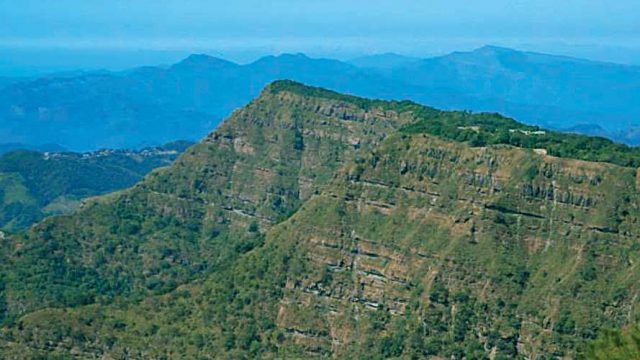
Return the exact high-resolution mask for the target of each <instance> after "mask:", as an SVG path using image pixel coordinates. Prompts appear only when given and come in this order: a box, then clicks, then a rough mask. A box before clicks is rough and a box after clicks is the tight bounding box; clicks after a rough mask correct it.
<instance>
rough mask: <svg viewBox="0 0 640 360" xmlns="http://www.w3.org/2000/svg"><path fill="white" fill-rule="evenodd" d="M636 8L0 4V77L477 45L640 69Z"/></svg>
mask: <svg viewBox="0 0 640 360" xmlns="http://www.w3.org/2000/svg"><path fill="white" fill-rule="evenodd" d="M639 8H640V7H639V6H638V0H608V1H603V0H562V1H559V0H535V1H524V0H511V1H507V0H464V1H463V0H422V1H410V0H393V1H380V0H368V1H364V0H351V1H349V0H322V1H312V0H232V1H229V0H226V1H218V0H214V1H203V0H128V1H120V0H108V1H107V0H19V1H16V0H0V75H2V73H3V71H4V72H5V73H6V72H7V71H9V72H10V70H11V69H13V70H14V71H18V72H19V70H20V69H22V70H23V71H26V72H28V71H29V67H31V68H32V69H31V70H33V71H36V70H37V69H38V68H43V67H46V65H47V64H49V65H50V66H53V67H55V66H58V67H59V68H61V69H63V68H65V66H66V67H67V68H68V69H73V68H78V67H89V68H95V67H102V68H117V67H127V66H131V65H133V64H134V63H136V62H146V63H149V64H155V63H164V62H167V63H169V62H173V61H175V60H177V59H179V58H180V57H182V56H184V55H185V54H188V53H192V52H206V53H209V54H212V55H217V56H221V57H225V58H228V59H230V60H235V61H238V62H248V61H251V60H254V59H255V58H257V57H259V56H261V55H266V54H277V53H283V52H304V53H307V54H309V55H312V56H326V57H336V58H341V59H347V58H350V57H356V56H360V55H366V54H374V53H384V52H396V53H401V54H406V55H410V56H419V57H426V56H431V55H438V54H443V53H446V52H450V51H454V50H470V49H473V48H477V47H480V46H482V45H485V44H492V45H501V46H510V47H515V48H520V49H523V50H534V51H541V52H550V53H558V54H562V55H573V56H580V57H586V58H592V59H596V60H605V61H614V62H623V63H634V64H635V63H637V64H640V21H638V19H640V9H639ZM105 55H108V56H105ZM101 61H102V63H101ZM136 65H142V63H136ZM7 69H9V70H7ZM25 69H26V70H25Z"/></svg>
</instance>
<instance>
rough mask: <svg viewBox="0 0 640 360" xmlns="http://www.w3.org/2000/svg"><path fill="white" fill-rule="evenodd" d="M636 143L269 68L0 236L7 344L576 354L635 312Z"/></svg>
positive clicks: (190, 352)
mask: <svg viewBox="0 0 640 360" xmlns="http://www.w3.org/2000/svg"><path fill="white" fill-rule="evenodd" d="M639 165H640V149H636V148H629V147H626V146H624V145H619V144H615V143H612V142H611V141H609V140H606V139H603V138H594V137H586V136H582V135H574V134H562V133H558V132H551V131H546V130H543V129H540V128H538V127H532V126H526V125H523V124H520V123H518V122H516V121H514V120H512V119H509V118H505V117H503V116H500V115H498V114H489V113H486V114H472V113H469V112H447V111H439V110H435V109H433V108H428V107H424V106H421V105H418V104H416V103H412V102H408V101H403V102H392V101H381V100H368V99H364V98H358V97H353V96H349V95H343V94H339V93H335V92H332V91H328V90H323V89H320V88H313V87H307V86H304V85H302V84H299V83H295V82H290V81H278V82H275V83H272V84H271V85H269V86H268V87H267V88H266V89H264V90H263V91H262V92H261V95H260V96H259V97H258V98H256V99H255V100H253V101H251V102H250V103H249V104H248V105H247V106H245V107H244V108H242V109H240V110H238V111H236V112H234V113H233V114H232V115H231V116H230V117H229V118H228V119H227V120H226V121H225V122H224V123H223V124H222V125H221V126H220V127H219V128H218V129H217V130H215V131H214V132H213V133H211V134H210V135H209V136H207V137H206V138H205V139H204V140H203V141H202V142H201V143H199V144H197V145H195V146H193V147H191V148H189V149H188V150H187V151H186V152H185V153H184V154H183V155H181V156H180V157H179V158H178V159H177V160H176V161H175V162H174V164H173V165H171V166H170V167H168V168H165V169H162V170H160V171H156V172H153V173H152V174H150V175H149V176H147V177H145V178H144V179H143V180H142V181H141V182H139V183H138V184H136V185H135V186H134V187H132V188H130V189H128V190H124V191H121V192H118V193H114V194H112V195H109V196H107V197H99V198H95V199H94V200H92V201H90V202H87V204H85V206H83V207H82V208H81V209H79V210H78V211H77V212H75V213H73V214H70V215H66V216H59V217H53V218H49V219H46V220H44V221H43V222H41V223H39V224H37V225H35V226H33V227H31V228H30V229H29V230H27V231H25V232H23V233H19V234H16V235H15V236H11V237H8V238H5V239H3V240H2V241H1V242H0V245H1V246H2V251H0V257H1V259H0V260H1V261H0V279H2V287H1V289H2V292H1V293H0V295H1V296H0V299H1V301H0V304H2V307H1V308H2V312H0V313H1V314H2V323H3V327H2V331H0V353H2V354H3V355H4V357H7V358H33V357H45V358H52V357H54V358H55V357H59V358H65V357H70V356H75V357H80V358H91V357H106V358H121V357H128V358H175V357H182V358H212V357H215V358H230V359H231V358H233V359H237V358H315V357H333V358H393V357H395V358H423V357H439V358H494V359H501V358H519V357H522V358H548V357H568V358H571V357H575V356H578V355H581V354H583V353H585V351H586V349H587V345H586V344H587V343H589V342H590V341H591V340H592V339H594V338H596V337H597V336H598V334H599V333H600V331H601V330H602V329H605V328H610V327H620V326H623V325H627V324H633V323H635V322H637V321H638V317H637V310H638V305H639V302H638V299H637V296H636V295H637V293H638V292H639V291H640V288H639V285H638V284H640V281H639V280H640V279H639V276H640V273H639V272H637V271H635V267H636V264H637V263H638V261H639V260H640V251H639V249H638V246H637V239H638V238H639V237H640V233H639V230H638V229H639V228H638V226H637V223H638V221H640V212H639V210H638V208H637V206H636V204H637V203H638V202H639V200H640V198H639V195H638V191H637V186H638V173H637V168H638V166H639Z"/></svg>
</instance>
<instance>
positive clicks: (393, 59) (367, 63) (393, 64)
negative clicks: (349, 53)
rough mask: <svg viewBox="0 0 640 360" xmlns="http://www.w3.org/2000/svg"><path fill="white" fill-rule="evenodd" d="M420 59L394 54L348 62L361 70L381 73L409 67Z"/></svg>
mask: <svg viewBox="0 0 640 360" xmlns="http://www.w3.org/2000/svg"><path fill="white" fill-rule="evenodd" d="M419 60H420V59H419V58H414V57H410V56H404V55H399V54H394V53H384V54H375V55H368V56H361V57H358V58H355V59H352V60H349V61H348V62H349V63H350V64H352V65H355V66H357V67H359V68H364V69H375V70H379V71H385V70H390V69H393V68H397V67H400V66H407V65H410V64H413V63H416V62H418V61H419Z"/></svg>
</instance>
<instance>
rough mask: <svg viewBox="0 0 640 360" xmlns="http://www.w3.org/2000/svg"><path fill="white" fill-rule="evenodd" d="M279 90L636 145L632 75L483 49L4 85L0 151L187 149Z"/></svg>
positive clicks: (179, 68)
mask: <svg viewBox="0 0 640 360" xmlns="http://www.w3.org/2000/svg"><path fill="white" fill-rule="evenodd" d="M358 64H359V65H358ZM278 79H291V80H296V81H300V82H303V83H306V84H309V85H314V86H321V87H324V88H329V89H332V90H336V91H339V92H344V93H350V94H354V95H359V96H365V97H376V98H382V99H411V100H414V101H417V102H420V103H424V104H427V105H431V106H435V107H439V108H443V109H465V110H472V111H492V112H500V113H503V114H505V115H507V116H512V117H515V118H517V119H518V120H520V121H523V122H526V123H529V124H536V125H542V126H545V127H549V128H555V129H571V131H577V132H580V131H581V129H587V130H588V131H586V132H589V131H593V129H594V128H596V127H597V128H601V129H602V131H599V132H598V134H600V135H604V136H609V137H611V138H613V139H616V140H619V141H625V142H627V143H631V144H635V143H637V142H638V135H637V134H638V131H637V130H636V131H633V129H634V128H636V129H637V128H638V127H640V103H639V102H637V101H636V99H637V98H638V96H639V95H640V67H634V66H625V65H617V64H610V63H602V62H594V61H587V60H582V59H574V58H568V57H562V56H552V55H545V54H537V53H529V52H521V51H516V50H512V49H505V48H498V47H491V46H487V47H484V48H481V49H478V50H475V51H471V52H456V53H452V54H449V55H446V56H440V57H435V58H429V59H422V60H415V59H412V58H405V57H401V56H397V55H393V54H383V55H380V56H373V57H368V58H366V59H363V58H361V59H359V60H355V61H352V62H350V63H347V62H342V61H337V60H332V59H315V58H310V57H307V56H305V55H303V54H284V55H280V56H267V57H263V58H261V59H259V60H257V61H255V62H253V63H250V64H246V65H240V64H236V63H233V62H230V61H226V60H223V59H219V58H215V57H211V56H208V55H202V54H200V55H191V56H189V57H187V58H186V59H184V60H182V61H180V62H179V63H177V64H174V65H172V66H166V67H151V66H147V67H140V68H135V69H132V70H129V71H124V72H118V73H114V72H106V71H101V72H95V73H86V72H82V73H79V74H78V75H74V74H66V75H65V76H47V77H43V78H39V79H35V80H23V81H11V80H4V83H5V84H6V85H5V86H4V87H0V143H23V144H45V143H52V142H53V143H56V144H60V145H61V146H63V147H65V148H68V149H70V150H76V151H86V150H92V149H96V148H102V147H108V148H137V147H140V146H149V145H156V144H161V143H166V142H168V141H171V140H175V139H190V140H196V139H198V138H200V137H202V136H204V135H205V134H206V133H208V132H209V131H210V130H211V129H212V128H214V127H215V126H216V125H217V124H218V123H219V121H220V120H221V119H222V118H223V117H225V116H226V115H228V114H229V113H230V112H231V111H233V110H234V109H236V108H239V107H241V106H243V105H244V104H246V103H247V102H249V101H250V100H251V99H252V98H254V97H255V96H257V95H258V93H259V92H260V90H261V89H262V88H263V87H264V86H265V85H267V84H268V83H270V82H272V81H274V80H278Z"/></svg>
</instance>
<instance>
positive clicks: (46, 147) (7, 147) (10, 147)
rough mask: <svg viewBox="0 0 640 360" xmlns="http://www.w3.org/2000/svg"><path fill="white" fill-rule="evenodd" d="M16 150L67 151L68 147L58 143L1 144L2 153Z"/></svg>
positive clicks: (0, 151)
mask: <svg viewBox="0 0 640 360" xmlns="http://www.w3.org/2000/svg"><path fill="white" fill-rule="evenodd" d="M16 150H33V151H39V152H47V151H48V152H66V151H68V150H67V149H65V148H63V147H62V146H60V145H58V144H53V143H49V144H42V145H30V144H21V143H4V144H0V155H1V154H4V153H8V152H10V151H16Z"/></svg>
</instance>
